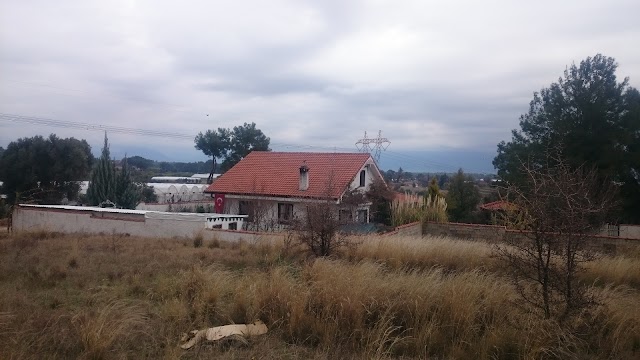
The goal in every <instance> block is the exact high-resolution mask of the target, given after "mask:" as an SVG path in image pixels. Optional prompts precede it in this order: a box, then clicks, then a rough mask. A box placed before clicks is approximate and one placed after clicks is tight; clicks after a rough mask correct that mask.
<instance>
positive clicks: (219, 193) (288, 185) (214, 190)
mask: <svg viewBox="0 0 640 360" xmlns="http://www.w3.org/2000/svg"><path fill="white" fill-rule="evenodd" d="M376 179H382V174H381V173H380V170H379V169H378V166H377V165H376V163H375V161H374V160H373V158H372V157H371V155H370V154H366V153H314V152H275V151H253V152H251V153H250V154H249V155H247V156H246V157H245V158H244V159H242V160H241V161H240V162H238V163H237V164H236V165H235V166H234V167H232V168H231V169H229V171H227V172H226V173H224V174H222V175H221V176H220V177H219V178H217V179H216V180H215V181H214V182H213V183H212V184H211V185H210V186H209V187H208V188H207V189H206V190H205V191H204V192H205V193H209V194H211V196H212V197H213V198H214V199H215V204H216V212H218V213H225V214H239V215H248V216H249V219H248V221H247V224H248V225H249V227H248V228H249V229H251V230H272V229H282V228H286V226H287V225H288V224H290V223H291V221H292V220H293V219H294V218H302V217H304V216H306V208H307V206H308V205H309V204H311V203H314V202H316V203H317V202H321V201H331V202H334V203H335V204H336V205H337V208H338V209H339V210H338V211H339V216H340V218H341V219H343V220H344V219H356V220H357V221H358V222H362V223H367V222H369V207H370V205H371V204H369V203H363V204H358V205H357V206H355V207H354V206H353V204H351V205H350V206H346V205H344V204H343V200H344V197H345V195H346V194H348V193H351V192H352V191H360V192H365V191H366V190H367V189H368V188H369V186H370V185H371V184H372V183H373V182H374V180H376ZM341 205H343V206H341Z"/></svg>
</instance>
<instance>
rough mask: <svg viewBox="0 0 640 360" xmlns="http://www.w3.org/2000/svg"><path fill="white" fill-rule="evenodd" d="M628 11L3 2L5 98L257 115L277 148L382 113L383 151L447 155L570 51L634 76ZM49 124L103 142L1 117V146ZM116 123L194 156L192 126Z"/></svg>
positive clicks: (360, 130)
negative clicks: (166, 135) (606, 60)
mask: <svg viewBox="0 0 640 360" xmlns="http://www.w3.org/2000/svg"><path fill="white" fill-rule="evenodd" d="M639 12H640V4H638V3H637V1H633V0H615V1H609V2H602V1H594V0H585V1H577V0H575V1H565V2H557V1H551V0H543V1H538V2H535V3H518V2H511V1H499V0H490V1H486V2H476V1H462V0H458V1H449V2H436V1H418V0H416V1H407V2H402V3H398V2H391V1H367V0H358V1H348V2H345V1H337V0H336V1H322V2H314V1H293V0H275V1H270V2H268V3H265V2H263V1H258V0H245V1H234V2H225V1H204V0H193V1H187V2H182V3H176V2H169V1H151V0H143V1H137V2H131V1H127V0H120V1H113V2H101V1H83V2H80V3H78V2H71V1H59V2H53V3H52V2H48V1H37V0H33V1H21V2H3V3H2V4H0V77H1V78H2V79H3V81H2V82H0V111H1V112H5V113H12V114H20V115H30V116H43V117H49V118H54V119H61V120H69V121H81V122H88V123H92V124H109V125H114V126H123V127H131V128H140V129H152V130H155V129H162V130H165V131H171V132H175V133H180V134H193V135H195V134H196V133H197V132H199V131H204V130H206V129H207V128H217V127H233V126H236V125H239V124H242V123H243V122H256V123H257V124H258V127H259V128H261V129H262V130H263V131H265V133H266V134H267V135H268V136H270V137H271V139H272V142H273V143H274V148H279V149H283V150H305V149H311V150H321V149H331V148H333V147H335V148H340V149H344V148H351V149H355V147H354V143H355V141H356V140H357V139H358V138H360V137H361V136H362V135H363V134H364V131H367V132H368V134H369V136H375V135H376V134H377V132H378V130H382V131H383V136H386V137H388V138H389V139H390V140H391V141H392V145H391V147H390V148H389V150H390V151H391V150H394V151H397V153H394V154H392V153H389V159H387V161H386V162H385V164H387V163H389V161H392V162H394V163H400V164H399V165H402V164H401V162H402V161H406V162H407V164H414V166H422V165H415V164H423V165H424V166H425V167H428V164H432V165H433V164H435V163H440V165H442V164H441V162H439V161H438V159H427V161H426V162H424V163H423V162H419V161H418V162H416V156H417V155H402V154H403V152H404V153H406V154H409V153H410V152H411V153H413V154H426V155H424V156H430V155H429V154H431V155H432V156H441V157H442V159H445V158H446V157H444V156H443V155H441V154H442V153H443V151H445V152H446V151H449V152H452V153H456V154H458V155H456V156H452V157H449V158H446V159H449V160H443V161H444V162H446V161H450V162H452V163H451V164H450V165H451V167H452V168H456V167H457V166H459V163H460V160H459V159H461V158H463V155H460V154H475V153H481V154H490V153H495V145H496V144H497V143H498V142H499V141H500V140H508V139H509V137H510V131H511V129H513V128H517V126H518V117H519V116H520V114H522V113H524V112H526V111H527V109H528V103H529V101H530V100H531V97H532V94H533V92H534V91H538V90H540V88H542V87H546V86H548V85H549V84H550V83H551V82H554V81H556V80H557V79H558V77H560V76H561V75H562V71H563V70H564V69H565V67H566V66H567V65H570V64H571V63H572V62H579V61H580V60H582V59H584V58H585V57H587V56H592V55H595V54H596V53H603V54H605V55H608V56H613V57H615V58H616V59H617V60H618V62H619V63H620V68H619V76H620V78H623V77H625V76H629V77H630V78H631V84H632V85H636V86H638V85H637V84H638V81H640V80H639V79H640V53H638V52H637V51H636V50H635V47H634V44H635V42H636V41H637V39H638V38H639V37H640V36H639V35H640V25H639V24H638V22H637V21H636V19H635V17H636V16H637V15H636V14H637V13H639ZM51 132H55V133H57V134H58V135H59V136H75V137H81V138H87V140H89V141H90V143H91V144H92V145H93V146H94V147H95V148H98V147H99V146H100V144H101V138H102V134H100V133H99V132H96V131H89V132H87V131H82V130H70V129H62V128H42V127H31V126H25V125H24V124H18V123H10V122H2V121H0V146H6V145H7V144H8V142H10V141H12V140H15V139H16V138H18V137H21V136H33V135H36V134H44V135H46V134H48V133H51ZM110 139H111V141H112V143H113V147H114V148H115V147H116V146H117V147H118V148H119V149H120V152H127V150H126V149H134V150H135V151H138V150H139V149H141V148H145V147H146V148H149V149H153V151H155V152H156V153H162V154H165V155H166V157H167V158H176V159H179V158H182V159H185V160H188V159H199V158H203V156H202V155H201V154H199V153H198V152H197V151H196V150H195V149H193V144H192V142H191V141H190V140H189V139H187V140H171V141H167V139H162V138H156V137H140V136H137V137H136V136H131V135H123V134H113V135H111V136H110ZM275 145H277V146H275ZM310 146H311V147H310ZM123 149H124V151H121V150H123ZM469 158H470V159H471V158H474V157H473V156H472V155H469ZM482 158H483V159H486V158H488V157H487V155H483V157H482ZM474 159H480V158H474ZM477 161H480V160H476V162H477ZM453 162H455V163H453ZM425 164H426V165H425ZM389 166H392V165H389ZM480 167H481V168H487V167H490V165H487V164H485V165H482V166H480ZM414 170H421V169H414Z"/></svg>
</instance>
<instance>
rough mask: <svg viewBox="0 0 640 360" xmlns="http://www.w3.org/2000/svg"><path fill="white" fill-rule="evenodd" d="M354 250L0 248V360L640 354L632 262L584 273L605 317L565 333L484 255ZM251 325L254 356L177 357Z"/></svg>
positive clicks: (443, 247) (406, 244) (137, 242)
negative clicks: (184, 340) (210, 330)
mask: <svg viewBox="0 0 640 360" xmlns="http://www.w3.org/2000/svg"><path fill="white" fill-rule="evenodd" d="M361 240H363V241H362V243H361V245H360V246H359V247H358V248H357V249H355V250H353V251H350V252H347V253H344V254H343V255H342V256H341V257H340V258H335V259H332V260H322V259H319V260H310V259H307V258H305V257H296V256H295V255H291V253H290V252H284V251H283V248H282V247H281V245H279V244H265V243H248V242H240V243H234V244H231V243H226V242H223V241H217V242H215V243H207V242H205V243H204V244H203V246H201V247H197V248H194V246H193V239H158V240H156V239H142V238H135V237H113V236H61V235H58V236H50V235H47V234H36V235H31V236H30V235H29V234H21V235H19V236H18V235H16V236H9V235H6V236H3V237H2V236H0V348H1V349H3V352H2V354H3V357H6V358H11V359H13V358H16V359H31V358H33V359H36V358H38V359H40V358H54V359H55V358H61V359H62V358H95V359H99V358H105V359H106V358H168V359H178V358H193V357H195V356H196V354H198V356H200V357H203V358H204V357H217V358H222V359H236V358H238V359H240V358H252V357H254V358H268V359H269V358H270V359H279V358H305V359H307V358H315V359H332V358H353V359H382V358H393V357H404V358H413V357H417V358H490V359H511V358H513V359H515V358H532V359H533V358H620V359H625V358H627V359H631V358H636V357H637V356H638V355H639V354H640V329H639V326H640V318H639V315H638V312H637V304H638V303H640V295H639V294H638V290H637V289H636V288H634V287H633V286H634V285H633V284H635V282H637V280H638V277H637V276H636V275H633V274H636V273H634V272H631V275H626V276H613V275H611V274H622V273H623V272H624V269H625V268H627V269H628V267H632V266H634V265H636V263H634V262H632V261H628V260H626V259H625V260H623V261H620V262H619V263H617V265H616V266H613V265H611V266H610V267H611V268H615V269H616V270H615V271H612V270H607V269H608V267H607V266H605V265H606V261H609V260H610V263H611V264H613V263H614V261H615V259H616V258H611V259H609V260H603V262H602V264H603V265H602V268H600V267H598V266H595V265H594V267H593V268H592V269H589V271H588V272H587V273H588V274H595V275H592V276H595V278H598V279H600V280H599V282H594V284H595V285H594V286H592V287H591V289H590V291H591V292H593V294H594V295H595V296H596V298H597V299H599V301H600V304H601V305H600V306H598V307H595V308H593V309H592V310H591V311H590V312H588V313H584V314H581V316H579V317H578V318H577V319H576V320H575V321H574V322H572V323H570V324H562V325H561V324H558V323H555V322H553V321H544V320H541V319H540V318H538V317H537V316H535V314H533V313H529V312H527V311H523V310H522V309H519V308H516V307H514V305H513V301H514V300H515V299H517V297H516V294H515V293H514V289H513V288H512V286H511V284H510V283H509V282H508V281H507V280H505V277H504V276H503V274H502V273H501V271H500V266H499V264H498V263H496V262H495V260H494V259H493V258H492V256H491V246H490V245H489V244H485V243H480V242H465V241H454V240H452V239H447V238H424V239H421V238H404V237H370V238H366V239H361ZM23 241H25V242H26V243H27V244H28V245H27V246H23V244H22V243H23ZM605 274H609V275H605ZM607 276H608V277H607ZM114 299H118V300H114ZM256 319H261V320H263V321H264V322H265V323H267V325H268V326H269V328H270V331H269V334H267V335H266V336H264V337H261V338H256V339H251V341H250V347H249V348H246V349H235V350H230V351H227V352H223V351H222V350H221V349H219V348H216V347H204V348H202V349H200V350H198V351H194V352H184V351H182V350H181V349H180V348H179V347H178V346H177V345H178V342H179V338H180V336H181V334H182V333H183V332H187V331H190V330H192V329H199V328H205V327H210V326H216V325H224V324H228V323H234V322H235V323H243V322H250V321H254V320H256Z"/></svg>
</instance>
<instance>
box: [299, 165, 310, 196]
mask: <svg viewBox="0 0 640 360" xmlns="http://www.w3.org/2000/svg"><path fill="white" fill-rule="evenodd" d="M308 188H309V167H308V166H307V164H306V161H303V162H302V166H300V191H305V190H307V189H308Z"/></svg>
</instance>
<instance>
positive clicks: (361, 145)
mask: <svg viewBox="0 0 640 360" xmlns="http://www.w3.org/2000/svg"><path fill="white" fill-rule="evenodd" d="M371 144H373V149H372V147H371ZM389 144H391V141H389V139H387V138H383V137H382V130H378V137H377V138H373V139H372V138H368V137H367V132H366V131H365V132H364V137H363V138H362V139H360V140H358V141H356V147H357V148H358V151H360V152H363V153H369V154H372V155H373V158H374V160H375V161H376V162H380V154H381V153H382V151H383V150H387V148H388V147H389Z"/></svg>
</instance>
